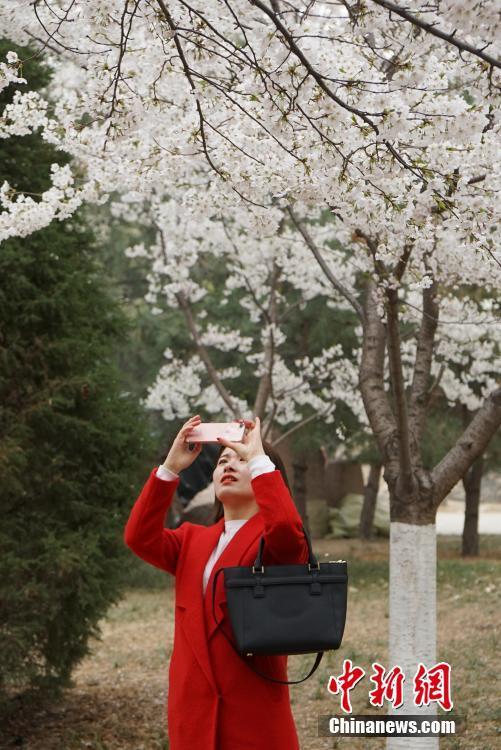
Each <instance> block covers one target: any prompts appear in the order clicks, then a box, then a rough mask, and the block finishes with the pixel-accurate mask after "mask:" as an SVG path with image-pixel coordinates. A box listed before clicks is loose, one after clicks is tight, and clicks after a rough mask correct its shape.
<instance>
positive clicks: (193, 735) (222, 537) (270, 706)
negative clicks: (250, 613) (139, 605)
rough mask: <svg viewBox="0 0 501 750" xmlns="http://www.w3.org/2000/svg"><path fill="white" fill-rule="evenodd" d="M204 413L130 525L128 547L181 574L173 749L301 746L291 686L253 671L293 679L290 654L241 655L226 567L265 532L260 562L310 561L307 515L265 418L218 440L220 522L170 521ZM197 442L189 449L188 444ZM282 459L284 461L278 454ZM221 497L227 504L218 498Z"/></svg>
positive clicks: (252, 554) (192, 422)
mask: <svg viewBox="0 0 501 750" xmlns="http://www.w3.org/2000/svg"><path fill="white" fill-rule="evenodd" d="M200 421H201V420H200V416H199V415H196V416H194V417H192V418H191V419H189V420H188V421H187V422H186V423H185V424H184V425H183V427H182V428H181V430H180V431H179V433H178V435H177V436H176V438H175V440H174V442H173V444H172V447H171V449H170V451H169V453H168V455H167V458H166V459H165V461H164V464H163V465H162V466H160V467H158V469H156V468H155V469H153V470H152V472H151V475H150V477H149V479H148V481H147V482H146V484H145V486H144V487H143V490H142V491H141V494H140V495H139V497H138V499H137V500H136V503H135V504H134V507H133V508H132V511H131V514H130V517H129V520H128V522H127V525H126V527H125V534H124V539H125V543H126V544H127V546H128V547H130V549H132V551H133V552H134V553H135V554H136V555H138V556H139V557H141V558H142V559H143V560H145V561H146V562H149V563H150V564H151V565H154V566H156V567H157V568H161V569H162V570H165V571H167V572H169V573H171V574H172V575H174V576H175V577H176V603H175V630H174V647H173V651H172V656H171V662H170V667H169V695H168V708H167V717H168V733H169V740H170V744H169V748H170V750H195V749H197V748H198V749H200V750H258V748H261V747H266V749H267V750H298V748H299V743H298V738H297V733H296V727H295V725H294V719H293V716H292V711H291V706H290V699H289V688H288V686H287V685H281V684H279V683H275V682H271V681H268V680H266V679H264V678H262V677H260V676H259V675H257V674H256V673H255V672H253V671H252V670H251V669H250V668H249V667H248V666H247V664H246V663H245V659H248V660H249V661H250V663H251V664H253V665H255V667H256V668H257V669H259V670H260V671H262V672H264V673H265V674H268V675H270V676H271V677H274V678H277V679H280V680H287V656H252V657H241V656H239V655H238V654H237V653H235V651H234V649H233V648H232V646H231V645H230V643H229V642H228V640H227V637H225V635H224V633H222V632H221V628H224V630H225V633H226V634H227V635H228V636H229V638H230V640H232V641H233V635H232V631H231V623H230V621H229V617H228V611H227V605H226V598H225V591H224V581H223V574H221V575H220V576H218V580H217V585H216V592H215V611H216V619H217V621H218V622H217V623H216V621H215V620H214V617H213V613H212V584H213V580H214V576H215V574H216V572H217V570H219V569H220V568H223V567H231V566H235V565H242V566H251V565H252V564H253V563H254V561H255V559H256V555H257V551H258V545H259V540H260V538H261V536H262V535H264V538H265V547H264V555H263V565H270V564H275V565H277V564H287V563H306V562H307V561H308V547H307V543H306V540H305V537H304V534H303V532H302V521H301V517H300V515H299V513H298V512H297V510H296V507H295V505H294V502H293V500H292V498H291V495H290V492H289V490H288V485H287V479H286V477H285V470H284V469H283V466H282V471H283V474H282V471H281V470H279V469H277V468H276V466H275V464H274V463H273V462H272V461H271V460H270V458H269V456H268V455H267V454H266V450H268V452H269V453H272V451H271V450H270V447H269V446H267V445H266V449H265V447H264V446H263V442H262V440H261V431H260V420H259V418H258V417H256V421H255V422H252V421H249V420H244V422H245V426H246V434H245V435H244V438H243V441H242V442H241V443H233V442H229V441H228V440H226V439H224V438H219V442H220V444H221V446H222V447H221V452H220V455H219V458H218V461H217V464H216V468H215V469H214V474H213V481H214V489H215V494H216V510H217V509H218V508H219V510H220V511H221V510H222V513H219V515H220V517H219V520H216V522H215V523H214V524H212V525H211V526H201V525H198V524H193V523H190V522H185V523H183V524H182V525H181V526H180V527H179V528H177V529H165V528H164V527H163V521H164V518H165V514H166V512H167V510H168V508H169V506H170V504H171V502H172V498H173V495H174V492H175V490H176V487H177V486H178V484H179V472H180V471H182V470H183V469H186V468H187V467H188V466H190V464H191V463H192V462H193V461H194V460H195V458H196V457H197V456H198V455H199V453H200V451H201V447H202V446H201V444H200V443H195V444H194V445H190V444H189V443H187V442H186V441H185V439H186V438H187V437H189V433H190V431H191V430H192V428H193V427H196V426H197V425H199V424H200ZM190 448H192V450H190ZM273 455H275V457H276V459H275V460H276V461H277V463H280V464H281V461H279V459H278V456H277V454H275V453H273ZM218 503H220V504H221V505H220V506H218Z"/></svg>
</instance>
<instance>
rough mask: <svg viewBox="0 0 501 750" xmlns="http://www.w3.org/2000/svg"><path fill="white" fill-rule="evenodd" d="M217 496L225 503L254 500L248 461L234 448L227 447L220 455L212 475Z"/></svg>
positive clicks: (231, 503) (232, 503)
mask: <svg viewBox="0 0 501 750" xmlns="http://www.w3.org/2000/svg"><path fill="white" fill-rule="evenodd" d="M212 479H213V481H214V491H215V494H216V497H217V498H218V499H219V500H220V501H221V502H222V503H223V505H225V504H226V502H228V503H229V504H230V505H234V504H235V503H237V504H238V501H240V500H245V501H248V500H253V499H254V491H253V489H252V484H251V475H250V471H249V469H248V467H247V461H245V459H243V458H240V456H239V455H238V454H237V453H236V452H235V451H234V450H233V449H232V448H225V449H224V450H223V452H222V453H221V455H220V456H219V459H218V462H217V464H216V468H215V469H214V473H213V475H212Z"/></svg>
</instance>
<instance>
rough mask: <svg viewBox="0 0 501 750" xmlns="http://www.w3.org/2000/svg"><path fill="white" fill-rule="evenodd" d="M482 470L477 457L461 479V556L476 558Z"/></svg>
mask: <svg viewBox="0 0 501 750" xmlns="http://www.w3.org/2000/svg"><path fill="white" fill-rule="evenodd" d="M483 470H484V458H483V456H479V457H478V458H477V460H476V461H475V462H474V464H473V465H472V466H471V467H470V469H468V471H467V472H466V474H465V476H464V477H463V487H464V490H465V513H464V527H463V545H462V549H461V555H462V556H463V557H467V556H477V555H478V553H479V543H478V509H479V504H480V488H481V485H482V474H483Z"/></svg>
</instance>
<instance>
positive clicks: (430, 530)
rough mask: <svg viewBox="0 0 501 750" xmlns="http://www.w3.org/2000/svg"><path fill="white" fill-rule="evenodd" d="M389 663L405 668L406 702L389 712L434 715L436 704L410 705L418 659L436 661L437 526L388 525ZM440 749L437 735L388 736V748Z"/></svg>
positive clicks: (435, 713) (397, 749)
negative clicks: (415, 737)
mask: <svg viewBox="0 0 501 750" xmlns="http://www.w3.org/2000/svg"><path fill="white" fill-rule="evenodd" d="M390 549H391V553H390V612H389V615H390V617H389V641H390V643H389V664H388V667H387V668H388V669H391V668H392V667H394V666H396V665H398V666H399V667H401V669H402V670H403V672H404V675H405V681H404V684H403V698H404V702H403V705H402V706H401V707H400V708H397V709H393V708H392V709H391V710H390V712H389V713H390V714H391V715H395V716H399V715H401V714H416V715H426V716H430V717H435V716H436V715H437V710H436V704H434V703H431V704H430V705H429V706H422V707H418V706H415V705H414V697H413V678H414V675H415V673H416V670H417V668H418V665H419V663H420V662H422V663H423V664H424V666H425V667H426V668H427V669H429V668H431V667H433V666H434V665H435V663H436V661H437V660H436V618H437V613H436V566H437V560H436V549H437V545H436V529H435V524H432V523H430V524H426V525H423V526H421V525H417V524H409V523H400V522H392V523H391V524H390ZM414 744H415V745H416V746H417V747H419V750H438V747H439V743H438V737H420V738H419V740H418V741H417V742H415V741H414V740H410V739H409V737H390V738H388V740H387V744H386V747H387V750H408V749H409V747H414Z"/></svg>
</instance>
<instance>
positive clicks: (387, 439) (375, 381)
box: [359, 280, 397, 463]
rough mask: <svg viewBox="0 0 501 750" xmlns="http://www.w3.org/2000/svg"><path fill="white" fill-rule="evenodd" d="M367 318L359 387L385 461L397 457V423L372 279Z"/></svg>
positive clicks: (368, 295)
mask: <svg viewBox="0 0 501 750" xmlns="http://www.w3.org/2000/svg"><path fill="white" fill-rule="evenodd" d="M364 318H365V328H364V334H363V340H362V360H361V363H360V377H359V387H360V391H361V393H362V399H363V402H364V406H365V411H366V413H367V417H368V419H369V422H370V425H371V428H372V431H373V433H374V436H375V438H376V440H377V443H378V447H379V452H380V453H381V456H383V457H384V459H385V463H386V462H387V461H388V460H389V459H390V458H394V456H393V455H392V443H393V440H394V436H395V434H396V431H397V425H396V422H395V417H394V415H393V413H392V410H391V406H390V402H389V400H388V395H387V393H386V391H385V389H384V352H385V340H386V333H385V328H384V325H383V323H382V321H381V319H380V317H379V314H378V311H377V299H376V283H375V282H374V281H372V280H370V281H368V283H367V290H366V298H365V312H364Z"/></svg>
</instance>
